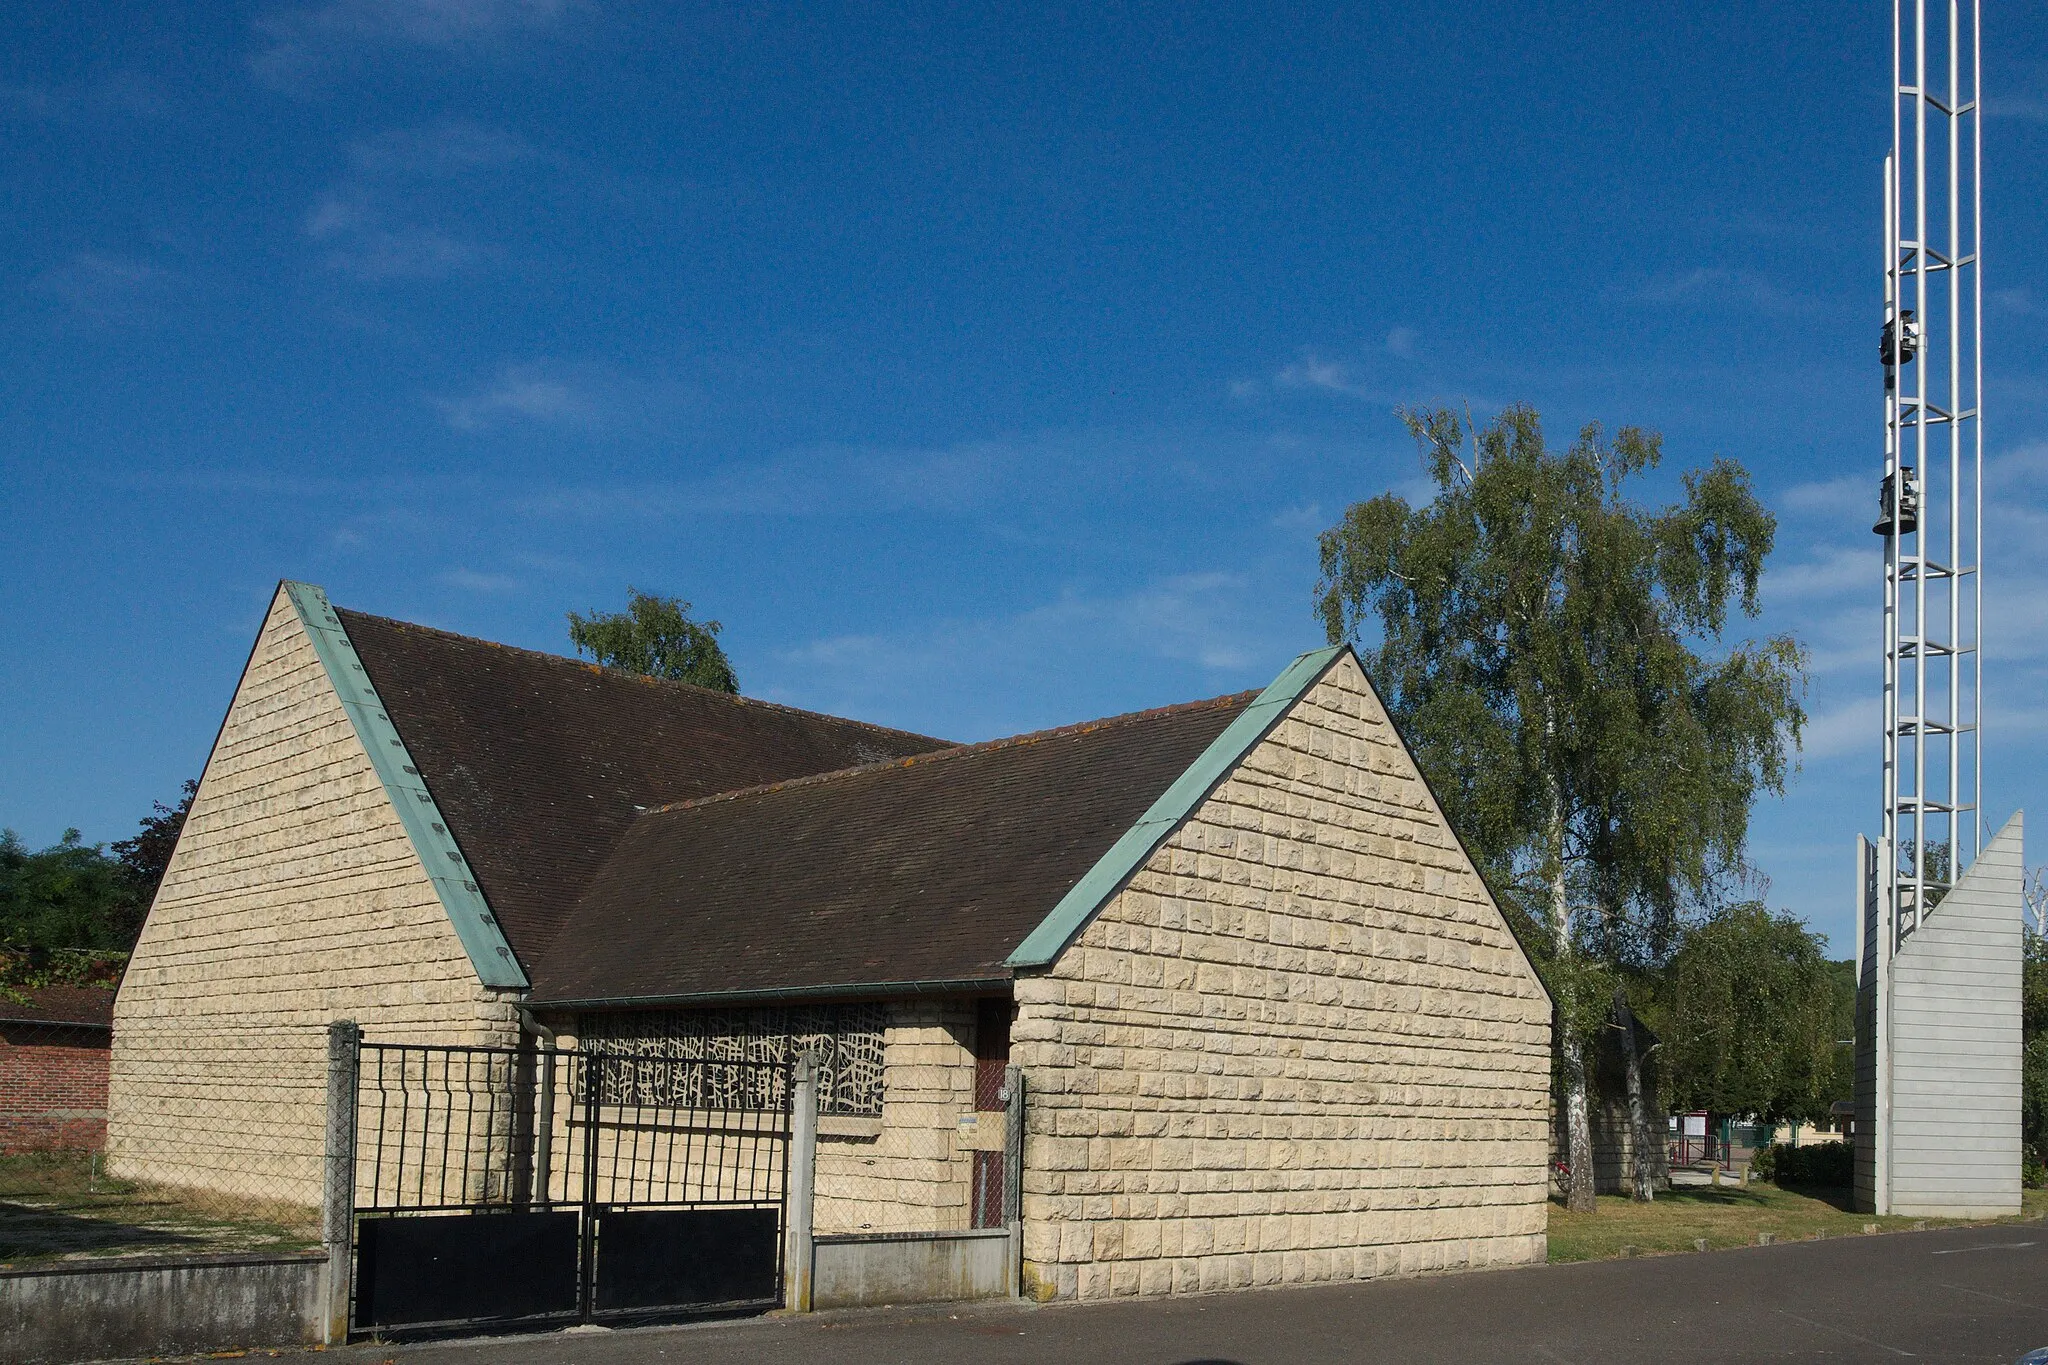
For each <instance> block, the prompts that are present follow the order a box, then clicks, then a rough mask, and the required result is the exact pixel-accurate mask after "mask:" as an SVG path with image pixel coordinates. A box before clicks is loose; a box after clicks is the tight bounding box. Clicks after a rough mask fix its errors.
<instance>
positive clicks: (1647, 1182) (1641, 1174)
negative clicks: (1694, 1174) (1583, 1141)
mask: <svg viewBox="0 0 2048 1365" xmlns="http://www.w3.org/2000/svg"><path fill="white" fill-rule="evenodd" d="M1614 1025H1615V1027H1616V1028H1618V1029H1620V1030H1621V1059H1622V1063H1623V1067H1624V1069H1625V1070H1626V1072H1627V1073H1628V1136H1629V1149H1630V1150H1629V1155H1630V1157H1631V1161H1630V1163H1629V1164H1630V1166H1631V1167H1632V1168H1633V1169H1632V1170H1631V1172H1630V1175H1631V1177H1632V1179H1631V1181H1630V1184H1631V1186H1632V1188H1633V1193H1634V1195H1635V1198H1636V1200H1637V1202H1638V1203H1643V1204H1647V1203H1649V1202H1650V1201H1651V1200H1653V1199H1655V1198H1656V1197H1657V1166H1656V1163H1655V1162H1653V1161H1652V1160H1651V1159H1650V1151H1651V1148H1650V1142H1651V1140H1652V1138H1653V1136H1654V1135H1653V1134H1652V1133H1651V1132H1650V1115H1649V1105H1648V1103H1647V1101H1645V1099H1644V1098H1643V1058H1642V1054H1641V1053H1639V1052H1637V1051H1636V1012H1635V1011H1634V1010H1632V1009H1630V1008H1629V1007H1628V997H1627V996H1626V995H1624V994H1622V990H1621V987H1619V986H1616V987H1615V988H1614Z"/></svg>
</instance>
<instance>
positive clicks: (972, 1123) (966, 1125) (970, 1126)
mask: <svg viewBox="0 0 2048 1365" xmlns="http://www.w3.org/2000/svg"><path fill="white" fill-rule="evenodd" d="M980 1131H981V1115H979V1114H962V1115H961V1116H960V1136H962V1137H973V1136H974V1135H975V1134H976V1133H978V1132H980Z"/></svg>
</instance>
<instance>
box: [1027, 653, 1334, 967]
mask: <svg viewBox="0 0 2048 1365" xmlns="http://www.w3.org/2000/svg"><path fill="white" fill-rule="evenodd" d="M1350 650H1351V646H1349V645H1331V646H1329V647H1328V648H1326V649H1316V650H1311V651H1309V652H1308V653H1307V654H1304V655H1302V656H1301V657H1300V658H1298V659H1296V660H1295V661H1294V662H1293V663H1291V664H1289V665H1287V668H1286V670H1285V671H1284V672H1282V673H1281V674H1280V676H1279V677H1277V678H1275V679H1274V680H1273V682H1272V684H1271V685H1270V686H1269V687H1267V688H1266V690H1265V691H1263V692H1261V693H1259V695H1258V696H1257V697H1256V698H1254V699H1253V701H1252V704H1251V705H1250V706H1247V707H1245V709H1244V710H1242V711H1240V712H1238V713H1237V718H1236V719H1235V720H1233V721H1231V722H1230V725H1229V727H1228V728H1227V729H1225V730H1224V732H1223V733H1222V734H1220V735H1218V736H1216V738H1215V739H1214V740H1212V741H1211V742H1210V744H1209V747H1208V748H1206V749H1204V750H1203V751H1202V756H1201V757H1200V758H1197V759H1196V760H1195V761H1194V762H1193V763H1191V764H1189V765H1188V769H1187V771H1186V772H1184V773H1182V774H1181V775H1180V776H1179V777H1177V778H1175V779H1174V780H1173V785H1172V786H1170V787H1168V788H1167V789H1166V790H1165V791H1164V792H1163V793H1161V795H1160V797H1159V799H1158V800H1156V801H1154V802H1153V803H1152V807H1151V809H1149V810H1147V811H1146V812H1145V814H1144V815H1143V816H1141V817H1140V818H1139V820H1138V823H1137V824H1135V825H1132V826H1131V827H1130V828H1129V829H1127V830H1125V831H1124V832H1123V836H1122V837H1121V838H1119V839H1118V840H1117V841H1116V842H1115V843H1114V844H1112V845H1110V848H1109V852H1107V853H1105V854H1103V855H1102V856H1101V857H1100V858H1098V859H1096V861H1095V866H1093V867H1091V868H1089V869H1088V871H1087V872H1086V873H1085V874H1083V875H1082V877H1081V880H1080V881H1078V882H1075V883H1074V887H1073V889H1072V890H1071V891H1069V892H1067V894H1066V895H1064V896H1062V897H1061V898H1060V903H1059V904H1058V905H1055V906H1054V907H1053V908H1052V913H1051V914H1049V915H1047V916H1046V917H1045V918H1044V919H1043V920H1042V921H1040V922H1039V925H1038V927H1037V928H1036V929H1033V930H1032V931H1031V932H1030V934H1029V935H1027V936H1026V937H1025V939H1024V941H1023V942H1022V943H1020V944H1018V945H1017V950H1016V951H1015V952H1013V953H1011V954H1010V956H1009V959H1008V961H1009V965H1010V966H1011V967H1048V966H1051V965H1052V962H1053V960H1054V959H1055V958H1057V957H1058V956H1059V955H1060V954H1061V953H1063V952H1065V951H1066V949H1067V945H1068V944H1069V943H1071V942H1073V941H1074V936H1075V935H1076V934H1078V933H1080V932H1081V930H1082V929H1084V928H1086V927H1087V924H1088V921H1089V920H1091V919H1093V918H1095V913H1096V912H1097V911H1098V910H1100V909H1102V907H1103V906H1104V905H1106V904H1108V902H1109V898H1110V897H1111V896H1114V895H1115V894H1116V893H1117V892H1118V891H1120V890H1122V889H1123V885H1124V883H1125V882H1127V881H1129V880H1130V879H1131V877H1132V875H1133V874H1134V873H1136V872H1137V870H1138V869H1139V868H1141V867H1143V866H1144V865H1145V860H1146V859H1148V858H1150V857H1151V856H1152V855H1153V854H1154V853H1155V852H1157V851H1158V849H1159V846H1160V845H1161V844H1163V843H1165V842H1166V838H1167V836H1168V835H1170V834H1172V833H1173V832H1174V831H1175V830H1176V829H1178V828H1180V825H1181V822H1182V821H1183V820H1185V819H1187V818H1188V816H1189V815H1190V814H1191V813H1192V812H1193V811H1194V809H1195V807H1196V806H1198V805H1200V804H1201V803H1202V802H1203V801H1204V800H1205V799H1206V798H1207V797H1208V795H1209V793H1210V792H1212V791H1214V790H1215V789H1216V787H1217V785H1218V784H1219V783H1221V782H1222V781H1223V779H1224V778H1225V777H1227V776H1229V774H1230V770H1231V769H1232V768H1235V767H1236V766H1237V765H1238V763H1239V762H1240V761H1241V760H1242V759H1243V758H1244V756H1245V755H1246V754H1248V753H1250V752H1251V751H1252V748H1253V746H1255V745H1256V744H1258V742H1259V741H1260V740H1262V739H1264V738H1265V737H1266V736H1267V734H1268V733H1270V732H1271V731H1272V729H1273V727H1274V726H1275V725H1278V724H1279V723H1280V718H1281V717H1282V716H1284V715H1285V714H1287V708H1288V707H1290V706H1292V705H1294V703H1295V702H1296V701H1298V700H1300V698H1301V694H1302V693H1304V692H1306V691H1308V689H1309V688H1310V687H1311V686H1313V685H1314V683H1315V681H1316V679H1318V678H1320V677H1322V676H1323V674H1324V673H1325V672H1326V671H1327V670H1328V669H1329V667H1330V665H1331V664H1333V663H1335V662H1336V661H1337V657H1338V656H1339V655H1342V654H1347V653H1349V652H1350Z"/></svg>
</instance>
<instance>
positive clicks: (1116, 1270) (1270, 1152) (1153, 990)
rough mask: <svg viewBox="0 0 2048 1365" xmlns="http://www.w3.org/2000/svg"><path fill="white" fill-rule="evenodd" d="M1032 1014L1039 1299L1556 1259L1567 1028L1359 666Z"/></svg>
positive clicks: (1026, 1034)
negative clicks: (1558, 1122) (1554, 1066)
mask: <svg viewBox="0 0 2048 1365" xmlns="http://www.w3.org/2000/svg"><path fill="white" fill-rule="evenodd" d="M1017 1002H1018V1017H1017V1023H1016V1026H1015V1031H1014V1033H1013V1041H1012V1057H1013V1059H1014V1060H1015V1061H1016V1062H1017V1063H1018V1065H1020V1066H1021V1067H1022V1068H1023V1069H1024V1072H1025V1075H1026V1086H1027V1096H1028V1099H1027V1108H1026V1121H1025V1126H1026V1137H1025V1153H1024V1257H1025V1262H1026V1278H1027V1282H1028V1283H1029V1284H1030V1285H1031V1287H1032V1290H1033V1292H1035V1293H1036V1294H1038V1295H1040V1296H1042V1297H1048V1298H1050V1297H1063V1298H1073V1297H1079V1298H1084V1299H1092V1298H1102V1297H1107V1296H1111V1295H1123V1294H1167V1293H1181V1292H1189V1291H1197V1290H1210V1289H1222V1288H1234V1287H1241V1286H1249V1285H1267V1284H1282V1283H1296V1282H1304V1281H1316V1280H1340V1279H1356V1278H1364V1277H1368V1276H1376V1275H1387V1274H1395V1273H1407V1272H1417V1271H1426V1270H1442V1269H1451V1268H1455V1267H1465V1266H1481V1265H1498V1264H1506V1263H1515V1262H1528V1261H1540V1260H1542V1259H1543V1256H1544V1250H1545V1237H1544V1223H1545V1200H1546V1169H1545V1148H1546V1142H1545V1127H1546V1119H1547V1115H1548V1094H1549V1080H1550V1006H1549V1003H1548V1001H1547V999H1546V998H1545V997H1544V994H1543V991H1542V989H1541V987H1540V985H1539V984H1538V982H1537V980H1536V978H1535V975H1534V973H1533V971H1532V970H1531V969H1530V968H1529V966H1528V963H1527V961H1526V960H1525V959H1524V958H1523V956H1522V954H1521V952H1520V951H1519V949H1518V948H1517V947H1516V945H1515V943H1514V941H1513V938H1512V936H1511V934H1510V933H1509V930H1508V928H1507V926H1506V924H1505V922H1504V921H1503V920H1502V918H1501V916H1500V914H1499V912H1498V910H1497V909H1496V908H1495V907H1494V905H1493V904H1492V902H1491V900H1490V899H1489V897H1488V896H1487V893H1486V891H1485V889H1484V886H1483V885H1482V884H1481V882H1480V880H1479V878H1478V876H1477V874H1476V873H1475V872H1474V871H1473V869H1472V868H1471V866H1470V864H1469V863H1468V862H1467V860H1466V858H1465V857H1464V854H1463V852H1462V850H1461V849H1460V848H1459V846H1458V844H1457V842H1456V839H1455V838H1454V836H1453V835H1452V833H1451V831H1450V829H1449V827H1448V826H1447V825H1446V823H1445V822H1444V820H1443V818H1442V816H1441V814H1440V812H1439V811H1438V810H1437V809H1436V807H1435V804H1434V802H1433V801H1432V800H1431V799H1430V797H1429V795H1428V792H1427V789H1426V788H1425V787H1424V785H1423V783H1422V782H1421V780H1420V778H1419V776H1418V775H1417V773H1416V771H1415V769H1414V766H1413V763H1412V761H1411V760H1410V759H1409V757H1408V755H1407V753H1406V751H1405V750H1404V749H1403V748H1402V746H1401V744H1400V742H1399V740H1398V739H1397V737H1396V736H1395V734H1394V732H1393V727H1392V726H1391V724H1390V723H1389V722H1388V720H1387V717H1386V715H1385V713H1384V711H1383V710H1382V709H1381V707H1380V705H1379V702H1378V700H1377V698H1375V697H1374V696H1373V695H1372V692H1371V690H1370V688H1369V687H1368V685H1367V684H1366V681H1365V678H1364V675H1363V673H1362V672H1361V671H1360V670H1359V669H1358V667H1357V665H1356V663H1355V662H1354V661H1352V660H1351V659H1349V658H1344V659H1340V660H1339V661H1338V663H1337V664H1336V665H1334V666H1333V667H1332V669H1331V671H1330V672H1329V673H1328V674H1326V675H1325V676H1324V678H1323V679H1322V681H1320V682H1319V683H1318V684H1317V685H1316V686H1315V687H1314V688H1312V689H1311V690H1310V692H1309V693H1308V694H1307V695H1306V696H1304V697H1303V698H1302V699H1301V701H1300V702H1298V703H1297V704H1296V706H1295V707H1294V708H1293V710H1292V711H1291V712H1290V713H1289V715H1288V717H1287V718H1286V719H1285V720H1283V721H1282V722H1281V724H1280V725H1279V726H1278V727H1276V729H1275V730H1274V732H1273V733H1272V734H1271V735H1270V736H1269V737H1268V738H1267V739H1266V740H1264V741H1263V742H1262V743H1261V744H1259V745H1258V746H1257V747H1256V748H1255V749H1254V750H1253V751H1252V752H1251V753H1250V754H1248V755H1247V756H1246V758H1245V760H1244V761H1243V763H1241V764H1240V765H1239V767H1238V769H1237V770H1236V771H1235V772H1234V773H1233V774H1232V775H1231V776H1230V777H1229V778H1228V779H1227V780H1226V781H1225V782H1224V783H1223V784H1222V785H1221V786H1220V787H1219V788H1218V789H1217V790H1216V791H1215V792H1214V793H1213V794H1212V795H1211V796H1210V797H1209V799H1208V800H1207V801H1206V802H1205V803H1204V804H1203V805H1202V806H1201V807H1200V808H1199V809H1198V810H1197V811H1196V812H1195V814H1194V815H1193V816H1192V817H1191V818H1190V819H1189V820H1188V821H1187V822H1186V824H1184V825H1183V826H1182V828H1181V829H1179V830H1178V831H1177V832H1176V833H1175V834H1174V835H1173V836H1172V837H1171V838H1170V839H1169V840H1168V841H1167V842H1166V844H1164V845H1163V846H1162V847H1161V848H1160V849H1159V851H1158V852H1157V853H1155V854H1154V855H1153V857H1152V858H1151V859H1150V860H1149V861H1148V862H1147V864H1146V865H1145V866H1144V867H1143V868H1142V869H1141V870H1140V871H1139V872H1138V873H1137V874H1136V876H1135V877H1134V878H1133V879H1132V881H1131V882H1130V883H1129V885H1128V886H1127V887H1126V889H1124V890H1123V891H1122V892H1120V893H1119V894H1118V895H1117V896H1116V897H1114V898H1113V899H1112V900H1111V902H1110V903H1109V904H1108V905H1107V906H1106V907H1105V908H1104V910H1103V911H1102V913H1101V914H1100V916H1098V918H1097V919H1096V920H1095V921H1094V922H1093V923H1092V924H1090V925H1089V926H1088V927H1087V928H1086V929H1085V930H1084V931H1083V932H1082V934H1081V935H1080V937H1079V938H1078V939H1077V940H1076V941H1075V943H1074V944H1073V945H1072V946H1071V947H1069V948H1068V949H1067V951H1066V953H1065V954H1064V955H1063V956H1062V957H1061V958H1060V959H1059V960H1058V961H1057V962H1056V963H1055V964H1054V965H1053V967H1052V968H1051V969H1050V970H1048V971H1047V972H1045V973H1043V974H1039V975H1033V976H1029V977H1025V978H1023V979H1021V980H1019V981H1018V983H1017Z"/></svg>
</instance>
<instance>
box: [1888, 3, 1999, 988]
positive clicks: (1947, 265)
mask: <svg viewBox="0 0 2048 1365" xmlns="http://www.w3.org/2000/svg"><path fill="white" fill-rule="evenodd" d="M1980 3H1981V0H1946V6H1945V8H1946V12H1945V13H1943V12H1942V9H1943V3H1942V0H1933V4H1932V5H1930V0H1893V8H1892V91H1893V98H1892V150H1891V154H1890V155H1889V156H1888V157H1886V158H1885V177H1884V180H1885V184H1884V201H1885V234H1884V235H1885V242H1884V254H1885V263H1884V291H1885V292H1884V329H1883V338H1882V345H1881V350H1882V357H1883V361H1884V436H1885V447H1884V481H1883V483H1882V485H1881V488H1880V496H1879V504H1880V512H1881V520H1879V522H1878V524H1877V525H1876V526H1875V527H1874V528H1873V529H1874V530H1875V531H1876V532H1877V533H1878V534H1879V535H1880V536H1882V537H1883V538H1884V561H1885V562H1884V635H1885V646H1884V648H1885V653H1884V659H1885V673H1884V824H1883V836H1882V837H1883V842H1882V843H1881V844H1880V845H1879V854H1878V858H1877V859H1876V862H1877V866H1876V868H1874V869H1873V871H1874V872H1875V873H1876V876H1877V879H1878V881H1879V882H1880V885H1879V886H1877V887H1873V888H1872V890H1873V891H1875V892H1876V895H1875V897H1874V899H1876V900H1877V901H1878V903H1879V904H1880V905H1882V906H1884V907H1885V908H1886V909H1888V910H1889V912H1890V913H1889V914H1888V915H1886V916H1885V918H1886V919H1887V920H1888V921H1889V927H1890V930H1891V946H1894V947H1895V946H1896V945H1897V944H1898V943H1900V942H1903V941H1904V939H1905V938H1906V936H1907V935H1909V934H1911V933H1912V932H1913V931H1914V930H1916V929H1917V928H1919V926H1920V920H1921V915H1922V912H1923V910H1924V909H1925V908H1927V907H1929V906H1931V904H1932V903H1933V901H1935V900H1939V899H1940V897H1941V896H1942V895H1943V894H1944V893H1945V892H1946V891H1947V890H1948V888H1949V887H1951V886H1953V885H1954V884H1955V882H1956V880H1957V879H1958V878H1960V877H1961V876H1962V874H1963V871H1964V869H1966V868H1967V867H1968V866H1969V865H1970V864H1971V863H1972V862H1974V861H1975V860H1976V857H1977V854H1978V852H1979V850H1980V848H1981V847H1982V844H1983V839H1984V835H1983V822H1982V816H1981V810H1982V807H1983V777H1982V761H1981V760H1982V755H1983V730H1982V728H1981V726H1982V717H1983V697H1984V684H1983V666H1982V660H1983V654H1982V643H1983V637H1982V623H1983V606H1984V589H1983V573H1982V567H1983V538H1982V527H1983V521H1984V494H1983V472H1984V438H1983V420H1982V406H1981V400H1982V394H1983V379H1984V360H1983V346H1982V340H1983V334H1984V287H1983V279H1982V272H1981V270H1980V268H1979V246H1980V237H1979V230H1978V225H1979V220H1980V215H1981V209H1982V204H1983V196H1982V192H1981V188H1980V173H1981V171H1982V167H1983V153H1982V137H1981V123H1982V118H1981V116H1980V112H1979V111H1980V110H1981V108H1982V104H1981V102H1980V100H1979V98H1978V73H1979V70H1980V65H1981V62H1980V53H1981V44H1980V42H1979V39H1978V16H1979V12H1980ZM1930 8H1933V9H1934V10H1935V11H1936V12H1935V13H1934V14H1932V15H1930V14H1929V12H1928V11H1929V9H1930Z"/></svg>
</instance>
